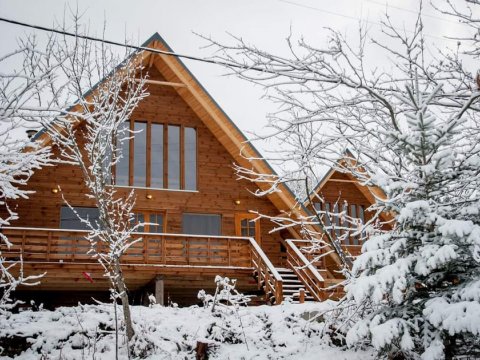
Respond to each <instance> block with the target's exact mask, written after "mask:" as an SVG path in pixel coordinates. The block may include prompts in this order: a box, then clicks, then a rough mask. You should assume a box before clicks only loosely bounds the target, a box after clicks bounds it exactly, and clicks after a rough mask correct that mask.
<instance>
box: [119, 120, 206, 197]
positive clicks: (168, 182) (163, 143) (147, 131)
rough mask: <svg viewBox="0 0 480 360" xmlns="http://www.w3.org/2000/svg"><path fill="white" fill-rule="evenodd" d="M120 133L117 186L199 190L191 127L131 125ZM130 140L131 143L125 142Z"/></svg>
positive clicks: (126, 124)
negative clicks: (126, 130)
mask: <svg viewBox="0 0 480 360" xmlns="http://www.w3.org/2000/svg"><path fill="white" fill-rule="evenodd" d="M123 129H132V131H133V134H130V133H128V132H127V133H125V131H119V135H118V137H117V140H116V141H117V145H118V147H117V149H118V150H117V156H119V155H120V154H121V157H119V159H118V161H117V164H116V166H115V179H116V184H117V185H120V186H135V187H152V188H165V189H175V190H196V189H197V131H196V129H195V128H192V127H185V126H177V125H167V124H158V123H152V122H151V121H131V122H130V123H128V122H127V123H125V125H124V127H123ZM129 136H131V137H132V138H131V139H130V140H128V139H127V140H123V141H122V139H125V138H128V137H129Z"/></svg>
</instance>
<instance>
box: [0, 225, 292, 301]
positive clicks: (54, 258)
mask: <svg viewBox="0 0 480 360" xmlns="http://www.w3.org/2000/svg"><path fill="white" fill-rule="evenodd" d="M1 232H2V233H3V234H4V235H5V236H7V238H8V240H9V241H10V242H11V243H12V244H13V245H12V247H10V248H9V249H6V248H2V256H3V257H4V258H5V259H6V260H7V261H9V260H10V261H16V260H19V259H20V258H22V259H23V261H24V262H36V263H45V262H47V263H93V264H95V263H96V260H95V259H94V258H92V256H91V255H90V254H88V251H89V250H90V247H91V245H90V242H89V241H88V240H87V239H86V235H87V233H88V231H81V230H60V229H44V228H20V227H7V228H2V229H1ZM132 237H133V238H134V239H138V238H142V241H139V242H137V243H135V244H134V245H132V246H131V247H130V248H129V249H128V250H127V252H126V253H125V254H124V255H123V256H122V258H121V262H122V264H129V265H153V266H154V265H163V266H192V267H206V266H208V267H209V266H215V267H229V268H232V267H233V268H249V269H252V270H255V272H256V274H257V276H258V283H259V287H261V288H263V289H264V290H265V293H266V294H271V295H272V296H274V300H275V303H276V304H280V303H281V302H282V301H283V287H282V277H281V276H280V274H279V273H278V272H277V270H276V269H275V267H274V266H273V265H272V263H271V262H270V260H269V259H268V257H267V256H266V255H265V253H264V252H263V250H262V249H261V248H260V246H259V245H258V244H257V242H256V241H255V239H253V238H247V237H234V236H203V235H185V234H163V233H134V234H133V236H132ZM97 246H98V247H99V248H98V249H97V250H99V251H101V250H102V248H101V247H102V246H105V245H104V244H101V243H99V244H98V245H97Z"/></svg>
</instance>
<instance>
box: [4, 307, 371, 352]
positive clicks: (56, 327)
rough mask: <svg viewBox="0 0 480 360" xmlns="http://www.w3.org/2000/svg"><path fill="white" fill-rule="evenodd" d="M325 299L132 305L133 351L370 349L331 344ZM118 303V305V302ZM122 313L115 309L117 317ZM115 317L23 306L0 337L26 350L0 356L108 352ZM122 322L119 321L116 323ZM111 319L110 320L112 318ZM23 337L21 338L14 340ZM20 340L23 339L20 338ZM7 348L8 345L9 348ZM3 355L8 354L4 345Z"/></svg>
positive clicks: (98, 311) (102, 311)
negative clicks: (319, 315)
mask: <svg viewBox="0 0 480 360" xmlns="http://www.w3.org/2000/svg"><path fill="white" fill-rule="evenodd" d="M332 306H333V303H332V302H325V303H323V304H318V303H317V304H302V305H298V304H297V305H294V304H285V305H281V306H274V307H270V306H258V307H245V308H241V309H240V310H239V311H238V314H239V316H240V317H241V322H242V324H243V329H242V327H241V326H240V325H239V321H240V319H239V318H238V317H237V316H219V315H218V314H214V313H212V312H211V311H210V309H204V308H199V307H197V306H193V307H189V308H169V307H161V306H159V305H154V306H153V307H150V308H148V307H141V306H135V307H132V313H133V315H134V316H133V318H134V320H135V324H134V326H135V329H136V335H135V338H134V339H135V345H134V346H133V348H134V354H135V355H134V358H142V359H182V360H183V359H194V358H195V347H196V344H197V341H201V342H204V343H209V358H210V359H299V358H301V359H304V360H307V359H318V358H319V354H321V355H322V357H324V358H331V359H368V358H372V354H371V353H368V352H358V351H357V352H353V351H349V350H345V349H342V348H337V347H333V346H332V345H331V344H330V341H329V340H328V336H327V335H324V333H325V332H324V331H325V323H323V322H320V321H310V320H307V319H310V318H312V317H313V316H314V314H315V312H319V311H324V310H328V309H330V308H332ZM118 309H119V308H118ZM119 318H121V316H120V317H119ZM112 324H115V320H114V311H113V306H112V305H86V306H77V307H62V308H58V309H57V310H55V311H48V310H41V311H37V312H33V311H25V312H21V313H19V314H11V315H7V316H4V315H2V317H1V318H0V344H2V346H4V347H5V344H7V343H8V340H9V339H8V338H10V339H12V341H13V339H15V340H16V341H18V338H17V336H20V337H22V338H26V339H27V344H26V346H25V347H27V349H26V350H25V351H23V352H22V353H21V354H17V355H15V353H14V350H12V349H5V350H8V351H10V357H9V356H4V357H2V356H1V355H0V359H9V358H11V357H15V356H16V357H15V358H16V359H38V358H40V357H41V356H42V355H43V356H44V357H45V358H48V359H60V358H61V359H82V358H85V359H102V360H103V359H114V358H115V332H114V329H113V328H112ZM120 325H121V324H119V326H120ZM113 326H114V325H113ZM122 334H123V332H120V335H119V344H120V345H119V358H120V359H126V358H128V357H127V354H126V347H125V338H124V335H122ZM19 343H21V342H19ZM24 345H25V344H24ZM12 351H13V352H12ZM2 355H7V354H5V352H4V353H3V354H2Z"/></svg>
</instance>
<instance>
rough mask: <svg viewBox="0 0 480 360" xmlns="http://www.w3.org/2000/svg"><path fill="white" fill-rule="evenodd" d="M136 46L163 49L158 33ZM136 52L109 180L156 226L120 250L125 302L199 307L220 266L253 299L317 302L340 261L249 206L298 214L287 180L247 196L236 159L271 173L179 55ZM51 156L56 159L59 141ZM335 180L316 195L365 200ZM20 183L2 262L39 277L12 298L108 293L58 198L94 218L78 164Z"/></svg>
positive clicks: (80, 231) (50, 299)
mask: <svg viewBox="0 0 480 360" xmlns="http://www.w3.org/2000/svg"><path fill="white" fill-rule="evenodd" d="M143 46H144V47H148V48H153V49H158V50H162V51H167V52H172V50H171V48H170V47H169V46H168V45H167V43H166V42H165V41H164V40H163V39H162V38H161V37H160V35H158V34H154V35H153V36H152V37H151V38H150V39H148V40H147V41H146V42H145V43H144V44H143ZM135 56H136V59H137V60H138V61H141V62H142V63H143V64H144V66H145V67H146V68H147V69H148V80H147V87H148V88H147V91H148V93H149V96H148V97H147V98H145V99H144V100H142V102H141V103H140V104H139V106H138V107H137V109H136V110H135V111H134V113H133V115H132V117H131V119H130V121H129V122H128V124H126V126H128V127H129V128H130V129H131V130H134V131H135V132H136V133H135V136H134V137H133V138H132V139H131V140H130V141H129V142H128V143H127V144H126V148H125V149H124V153H128V154H129V156H128V157H126V158H125V159H126V160H125V161H124V162H123V163H121V164H118V165H117V166H116V169H115V171H116V176H115V178H116V184H115V186H117V187H118V189H119V191H120V192H121V191H122V189H123V191H125V192H126V191H129V190H131V189H135V193H136V199H137V200H136V208H135V211H134V213H135V218H136V219H137V220H138V222H150V223H152V224H155V225H152V224H151V225H146V226H145V227H144V228H143V229H141V230H142V231H140V232H139V233H137V234H135V236H137V237H141V238H142V241H141V242H139V243H137V244H135V245H134V246H133V247H132V248H130V249H129V250H128V252H127V253H126V254H125V255H124V256H123V258H122V266H123V273H124V276H125V279H126V284H127V287H128V289H129V291H130V293H131V298H132V299H133V300H132V301H133V302H134V303H143V302H145V299H146V298H147V294H149V293H150V294H154V296H155V297H156V299H157V302H158V303H160V304H167V303H170V302H174V303H177V304H179V305H190V304H193V303H197V302H198V300H197V293H198V291H199V290H200V289H205V290H206V291H207V292H213V291H214V288H215V284H214V278H215V276H216V275H217V274H218V275H222V276H228V277H230V278H233V279H237V288H238V290H239V291H241V292H244V293H247V294H254V295H257V296H258V298H257V299H258V301H259V302H267V303H271V304H278V303H281V302H282V301H283V299H284V298H285V297H287V296H290V297H293V298H297V297H299V298H303V297H304V294H305V292H304V291H301V290H300V289H302V288H303V289H305V291H306V295H305V296H306V299H310V300H317V301H321V300H324V299H325V298H326V297H327V296H328V294H327V292H326V291H325V290H324V289H325V287H327V286H329V285H331V284H332V283H334V282H337V281H339V279H338V274H336V273H335V271H334V269H335V264H336V263H338V259H335V257H334V256H333V255H332V256H331V258H330V259H329V262H324V263H323V264H322V266H321V267H319V268H317V267H314V266H312V265H311V264H309V260H308V259H307V258H306V257H305V256H304V254H303V253H302V252H301V251H300V249H299V247H298V246H297V245H296V244H295V242H294V241H292V240H291V239H297V240H300V239H301V238H300V236H299V234H298V232H297V231H296V230H295V229H290V230H289V231H280V232H279V231H272V230H273V228H274V225H273V224H272V223H271V222H269V221H268V220H266V219H256V218H257V216H256V215H255V214H254V213H252V212H258V213H261V214H266V215H270V216H274V215H278V214H280V213H284V212H288V213H290V214H291V216H302V215H305V214H306V212H307V210H306V209H305V208H304V207H303V205H301V204H300V205H299V204H298V201H297V200H296V198H295V196H294V195H293V194H292V192H291V191H290V190H289V189H288V188H287V187H286V186H283V185H282V186H280V188H279V191H277V192H275V193H272V194H270V195H268V196H265V197H257V196H255V195H254V194H253V193H254V192H255V190H257V189H261V190H264V187H265V184H263V183H261V182H257V183H256V182H249V181H246V180H237V178H236V174H235V171H234V169H233V166H232V165H233V164H234V163H235V164H238V165H241V166H248V167H253V168H254V169H255V170H256V171H257V172H260V173H264V174H272V175H274V174H275V173H274V171H273V169H272V168H271V167H270V166H269V165H268V163H267V162H266V161H265V160H263V159H261V156H260V155H259V153H258V152H257V150H256V149H255V148H254V147H253V146H252V145H251V144H250V143H249V142H247V139H246V137H245V136H244V135H243V134H242V132H241V131H240V130H239V129H238V128H237V127H236V126H235V124H234V122H233V121H232V120H231V119H230V118H229V117H228V116H227V115H226V114H225V113H224V112H223V111H222V109H221V108H220V106H219V105H218V104H217V103H216V102H215V101H214V99H213V98H212V97H211V96H210V95H209V94H208V92H207V91H206V90H205V89H204V88H203V87H202V85H201V84H200V83H199V82H198V80H197V79H196V78H195V77H194V76H193V74H192V73H191V72H190V71H189V70H188V69H187V67H186V66H185V64H184V63H183V62H182V61H181V60H180V59H179V58H178V57H175V56H169V55H165V54H159V53H154V52H151V51H150V52H149V51H139V52H137V53H136V54H135ZM92 91H95V89H92ZM137 131H138V132H137ZM35 141H37V142H38V143H39V144H41V145H44V146H47V145H50V142H51V139H50V138H49V135H48V134H47V133H43V132H39V133H37V134H36V136H35ZM53 152H54V155H57V156H58V149H55V147H53ZM241 153H242V155H241ZM246 158H254V160H251V161H250V162H248V161H247V160H246ZM341 179H342V177H341V175H339V174H332V175H331V176H329V177H328V179H327V180H326V181H325V183H324V184H321V185H322V186H319V187H317V191H322V192H323V193H325V192H326V193H328V194H327V196H326V198H327V199H330V198H329V196H330V195H331V196H333V197H335V196H336V194H337V193H338V192H339V189H340V187H341V188H342V189H345V191H344V192H343V193H346V192H348V193H350V194H352V196H354V197H355V198H354V199H353V198H352V199H351V200H352V203H353V204H358V205H359V206H366V205H367V199H366V198H365V194H363V193H362V192H361V191H360V192H359V191H358V189H353V188H352V189H351V190H350V187H352V186H355V185H353V184H350V183H346V182H339V181H337V180H341ZM59 188H60V189H61V193H60V192H59V191H58V189H59ZM28 189H29V190H31V191H32V194H31V196H30V198H29V199H19V200H18V201H15V202H14V203H10V204H9V206H11V207H12V208H13V209H15V211H16V212H17V213H18V215H19V218H18V220H16V221H14V222H12V223H11V225H10V226H8V227H3V228H2V229H1V231H2V232H3V234H4V235H6V236H7V237H8V239H9V240H10V242H11V243H12V244H13V246H12V247H11V248H10V249H2V255H3V256H4V257H5V259H6V260H7V261H9V262H15V261H18V260H19V259H20V258H22V259H23V271H24V273H25V274H26V275H30V274H44V275H43V277H42V278H41V279H40V284H39V285H38V286H34V287H19V288H18V290H17V292H16V294H17V297H18V298H20V299H21V298H24V299H30V298H35V299H38V301H40V302H43V303H45V304H47V305H50V306H56V305H60V304H76V303H77V302H78V301H82V302H88V301H91V299H92V298H95V299H100V300H102V299H106V298H107V297H108V286H109V284H108V281H107V280H106V278H105V276H104V272H103V270H102V268H101V267H100V265H99V264H98V263H97V262H96V260H95V259H92V257H91V256H90V255H87V254H86V252H87V251H88V249H89V246H90V244H89V243H88V241H87V240H86V239H85V234H86V230H85V228H84V226H83V225H82V224H81V222H80V221H79V220H78V219H77V218H76V216H75V215H74V214H73V213H72V211H71V209H70V208H69V207H68V206H66V204H65V203H64V201H63V199H62V196H64V197H65V199H67V200H68V202H69V204H70V205H72V206H73V207H74V208H75V209H76V211H77V212H78V213H79V214H80V215H83V216H88V217H90V218H95V216H98V210H97V209H96V208H95V207H93V204H92V202H91V201H90V200H89V199H88V198H87V197H86V196H85V195H84V193H85V188H84V183H83V179H82V175H81V172H80V170H79V168H78V167H76V166H73V165H68V164H58V165H56V166H54V167H45V168H43V169H41V170H38V171H37V172H36V173H35V174H34V175H33V176H32V177H31V179H30V180H29V183H28ZM333 197H332V199H333ZM328 201H330V200H328Z"/></svg>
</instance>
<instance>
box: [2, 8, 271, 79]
mask: <svg viewBox="0 0 480 360" xmlns="http://www.w3.org/2000/svg"><path fill="white" fill-rule="evenodd" d="M0 21H2V22H6V23H9V24H13V25H18V26H23V27H28V28H32V29H36V30H42V31H47V32H52V33H55V34H60V35H66V36H70V37H76V38H81V39H85V40H90V41H96V42H102V43H105V44H109V45H114V46H120V47H124V48H128V49H132V50H138V51H147V52H150V53H155V54H161V55H166V56H173V57H178V58H183V59H189V60H195V61H201V62H205V63H209V64H215V65H223V66H229V67H235V68H240V69H248V70H256V71H261V72H268V71H267V70H264V69H262V68H258V67H249V66H242V65H238V64H234V63H229V62H226V61H221V60H212V59H205V58H200V57H197V56H193V55H186V54H179V53H176V52H171V51H164V50H159V49H153V48H149V47H146V46H137V45H129V44H125V43H121V42H118V41H113V40H108V39H104V38H98V37H94V36H89V35H81V34H76V33H72V32H68V31H65V30H59V29H55V28H48V27H45V26H40V25H33V24H28V23H25V22H21V21H17V20H12V19H7V18H3V17H0Z"/></svg>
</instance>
